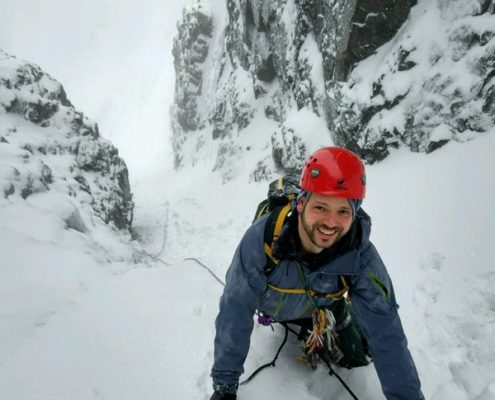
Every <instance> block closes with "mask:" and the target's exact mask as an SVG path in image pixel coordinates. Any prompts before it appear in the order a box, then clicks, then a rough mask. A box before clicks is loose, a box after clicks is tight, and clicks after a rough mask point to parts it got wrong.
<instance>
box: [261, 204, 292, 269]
mask: <svg viewBox="0 0 495 400" xmlns="http://www.w3.org/2000/svg"><path fill="white" fill-rule="evenodd" d="M290 210H291V204H290V203H287V204H286V205H284V206H280V207H275V208H274V209H273V210H272V211H271V212H270V214H269V216H268V220H267V221H266V225H265V231H264V236H263V242H264V244H263V246H264V251H265V255H266V265H265V268H264V272H265V274H266V275H268V274H269V273H270V272H272V271H273V269H274V268H275V267H276V266H277V264H278V263H279V260H277V259H276V258H275V257H274V256H273V246H274V245H275V243H276V241H277V240H278V238H279V236H280V233H281V232H282V227H283V226H284V222H285V219H286V218H287V215H288V214H289V211H290Z"/></svg>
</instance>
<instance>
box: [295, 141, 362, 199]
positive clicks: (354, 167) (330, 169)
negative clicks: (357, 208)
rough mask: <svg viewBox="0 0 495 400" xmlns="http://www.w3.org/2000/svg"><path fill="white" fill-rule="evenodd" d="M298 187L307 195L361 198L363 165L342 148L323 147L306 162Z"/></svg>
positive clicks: (355, 156)
mask: <svg viewBox="0 0 495 400" xmlns="http://www.w3.org/2000/svg"><path fill="white" fill-rule="evenodd" d="M299 186H300V187H301V189H304V190H307V191H308V192H314V193H319V194H323V195H327V196H337V197H345V198H347V199H364V197H365V195H366V174H365V171H364V165H363V163H362V162H361V159H360V158H359V157H358V156H357V155H356V154H354V153H353V152H352V151H349V150H347V149H344V148H342V147H324V148H322V149H320V150H317V151H315V152H314V153H313V154H312V155H310V156H309V158H308V159H307V160H306V164H304V168H303V171H302V174H301V180H300V181H299Z"/></svg>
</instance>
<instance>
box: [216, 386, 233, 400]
mask: <svg viewBox="0 0 495 400" xmlns="http://www.w3.org/2000/svg"><path fill="white" fill-rule="evenodd" d="M237 387H238V385H237V384H232V385H216V384H213V390H214V392H213V394H212V395H211V397H210V400H236V399H237V395H236V392H237Z"/></svg>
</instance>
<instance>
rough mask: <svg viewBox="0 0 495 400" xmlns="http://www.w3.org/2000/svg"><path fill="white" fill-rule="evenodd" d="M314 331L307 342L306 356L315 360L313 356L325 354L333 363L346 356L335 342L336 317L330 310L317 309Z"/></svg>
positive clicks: (314, 315)
mask: <svg viewBox="0 0 495 400" xmlns="http://www.w3.org/2000/svg"><path fill="white" fill-rule="evenodd" d="M312 320H313V330H312V331H311V332H310V334H309V336H308V339H307V340H306V354H308V355H309V356H310V358H311V359H314V357H313V355H321V354H325V355H326V356H328V358H330V360H331V361H332V362H338V361H340V360H341V359H342V358H343V357H344V354H343V353H342V351H341V350H340V349H339V347H338V346H337V342H336V340H335V326H336V322H335V317H334V315H333V313H332V312H331V311H330V310H327V309H321V308H320V309H315V310H313V313H312Z"/></svg>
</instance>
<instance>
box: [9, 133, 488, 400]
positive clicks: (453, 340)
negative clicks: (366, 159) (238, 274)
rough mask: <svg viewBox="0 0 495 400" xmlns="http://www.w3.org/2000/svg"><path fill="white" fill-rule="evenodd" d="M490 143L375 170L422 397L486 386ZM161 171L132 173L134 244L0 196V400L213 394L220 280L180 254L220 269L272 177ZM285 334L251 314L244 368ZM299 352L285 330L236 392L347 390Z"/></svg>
mask: <svg viewBox="0 0 495 400" xmlns="http://www.w3.org/2000/svg"><path fill="white" fill-rule="evenodd" d="M494 146H495V132H492V133H490V134H488V135H485V136H483V137H481V138H479V139H477V140H473V141H470V142H468V143H464V144H462V145H461V144H458V143H451V144H449V145H447V146H445V148H443V149H441V150H439V151H438V152H436V153H433V154H431V155H428V156H425V155H418V154H410V153H409V152H407V151H397V152H396V153H395V154H393V155H392V156H391V157H390V158H389V159H387V160H386V161H385V162H383V163H381V164H379V165H376V166H372V167H369V168H368V175H369V182H370V183H369V194H368V198H367V200H366V202H365V208H366V210H367V211H368V212H369V213H370V214H371V215H372V217H373V218H374V220H373V221H374V230H373V235H372V239H373V241H374V243H375V244H376V245H377V247H378V249H379V250H380V251H381V254H382V256H383V258H384V261H385V262H386V264H387V265H388V268H389V271H390V274H391V276H392V278H393V280H394V282H395V286H396V292H397V297H398V301H399V303H400V305H401V315H402V319H403V323H404V326H405V329H406V332H407V334H408V337H409V342H410V348H411V351H412V353H413V356H414V358H415V360H416V363H417V366H418V369H419V372H420V375H421V378H422V381H423V385H424V393H425V395H426V397H427V398H429V399H437V400H440V399H442V400H443V399H477V400H488V399H493V398H495V376H494V375H493V371H494V370H495V352H494V350H493V346H492V337H493V333H494V329H495V319H494V313H495V297H494V294H493V290H492V287H493V285H494V284H495V268H494V267H493V261H494V257H493V254H492V253H491V251H490V247H489V244H490V243H492V242H493V241H494V239H495V238H494V234H493V232H492V231H491V229H490V228H491V227H492V226H493V225H494V223H495V221H494V217H493V213H491V210H490V207H491V205H492V204H493V203H494V201H495V187H494V183H493V182H494V181H493V179H491V178H492V177H491V173H492V171H494V170H495V160H494V159H493V157H491V155H490V152H491V150H492V149H493V148H494ZM165 173H166V171H163V170H162V171H157V172H156V175H155V176H149V177H148V178H147V179H143V180H142V181H139V182H137V183H136V184H135V188H134V190H135V193H136V202H137V205H138V206H137V209H136V220H135V229H136V235H137V236H138V238H139V239H141V242H138V241H130V240H129V238H126V237H116V236H115V233H114V232H111V231H109V230H108V229H107V228H105V227H99V228H98V227H94V228H92V230H91V232H90V233H88V234H87V235H83V234H81V233H79V232H77V231H74V230H70V229H69V230H65V229H63V225H61V224H60V218H59V216H58V214H57V212H56V211H53V212H51V213H48V212H46V211H45V212H43V210H40V209H38V208H37V206H36V201H35V199H36V197H33V199H34V200H33V201H25V202H19V203H15V204H12V203H8V202H6V201H2V203H1V204H0V221H1V222H0V237H1V239H0V243H1V253H2V266H1V269H2V280H1V281H0V343H1V350H2V357H1V358H0V397H1V398H8V399H55V400H56V399H67V398H71V399H99V398H106V399H114V398H119V399H136V398H147V399H164V398H165V399H182V398H187V399H202V400H206V399H208V394H209V392H210V384H211V382H210V378H209V376H208V375H209V369H210V367H211V363H212V351H213V337H214V318H215V316H216V313H217V303H218V298H219V296H220V295H221V292H222V286H221V284H220V283H218V282H217V281H216V280H215V279H214V277H213V276H212V275H210V274H209V272H208V271H207V270H206V269H204V268H203V267H201V266H200V265H199V264H198V263H196V262H194V261H185V260H184V259H185V258H187V257H195V258H198V260H199V261H201V262H202V263H203V264H205V265H206V266H208V267H209V268H211V269H212V270H213V271H214V272H215V273H216V274H217V275H218V276H219V277H220V278H222V279H223V277H224V273H225V271H226V269H227V267H228V264H229V261H230V257H231V256H232V254H233V251H234V249H235V246H236V245H237V242H238V240H239V239H240V237H241V236H242V233H243V231H244V230H245V228H246V227H247V226H249V224H250V220H251V218H252V214H253V211H254V209H255V206H256V204H257V202H258V200H259V199H260V198H262V197H263V196H264V192H265V190H266V187H264V185H263V184H249V185H248V184H244V183H243V182H241V181H235V182H232V183H231V184H229V185H222V184H221V183H220V182H219V180H220V178H218V177H216V176H211V175H210V174H208V173H206V172H203V173H201V172H198V171H196V170H194V169H191V170H189V171H186V172H185V173H184V174H182V175H181V176H177V175H173V174H172V173H170V171H169V172H168V173H167V174H166V175H165ZM164 176H168V179H167V183H166V184H165V182H164V180H163V177H164ZM34 196H35V195H34ZM30 199H31V197H30ZM143 250H144V251H146V252H148V253H149V254H153V255H155V256H158V257H159V258H160V259H161V260H162V261H158V260H157V259H156V258H155V259H153V258H150V257H147V256H144V255H143V253H142V251H143ZM282 337H283V332H282V330H281V329H280V328H276V330H275V333H273V332H272V331H271V330H270V329H269V328H265V327H261V326H258V325H256V328H255V330H254V332H253V336H252V347H251V351H250V354H249V357H248V360H247V362H246V366H245V367H246V372H247V373H250V372H252V371H253V370H254V369H255V368H257V367H258V366H260V365H261V364H263V363H265V362H268V361H271V359H272V357H273V356H274V354H275V351H276V348H277V347H278V345H279V343H280V342H281V340H282ZM298 353H299V344H298V343H296V341H295V340H294V339H293V338H291V339H290V340H289V344H288V345H287V346H286V348H285V349H284V351H283V352H282V355H281V357H280V359H279V361H278V363H277V367H276V368H271V369H268V370H265V371H264V372H262V373H261V374H260V375H259V376H258V377H257V378H256V379H255V380H254V381H253V382H252V383H250V384H248V385H246V386H243V387H241V389H240V391H239V397H240V398H241V399H243V400H249V399H258V398H272V399H301V398H305V399H329V398H339V399H345V398H349V396H348V395H347V394H345V393H344V390H343V388H342V386H341V385H340V384H339V383H338V381H337V380H336V379H334V378H332V377H328V375H327V373H326V372H325V369H324V368H323V367H321V368H319V369H318V370H317V371H312V370H311V369H310V368H308V367H306V366H303V365H300V364H299V363H298V362H297V361H296V360H295V358H296V357H297V355H298ZM339 372H340V373H341V375H342V376H343V378H344V379H345V380H346V381H347V383H348V384H349V385H350V386H351V387H352V389H353V390H354V391H355V392H356V394H357V395H358V397H359V398H362V399H379V398H383V396H382V395H381V390H380V386H379V382H378V380H377V377H376V374H375V372H374V369H373V368H372V367H368V368H361V369H358V370H353V371H347V370H341V371H339Z"/></svg>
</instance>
